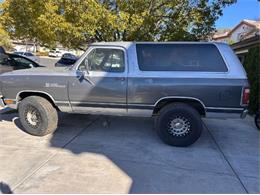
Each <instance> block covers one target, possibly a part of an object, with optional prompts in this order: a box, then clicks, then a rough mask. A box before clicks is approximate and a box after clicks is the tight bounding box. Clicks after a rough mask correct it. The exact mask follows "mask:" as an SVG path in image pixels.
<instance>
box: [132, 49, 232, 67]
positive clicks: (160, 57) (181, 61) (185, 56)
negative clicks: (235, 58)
mask: <svg viewBox="0 0 260 195" xmlns="http://www.w3.org/2000/svg"><path fill="white" fill-rule="evenodd" d="M136 50H137V59H138V64H139V68H140V70H142V71H202V72H227V67H226V64H225V62H224V60H223V58H222V56H221V55H220V53H219V51H218V49H217V47H216V46H215V45H213V44H136Z"/></svg>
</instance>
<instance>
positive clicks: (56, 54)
mask: <svg viewBox="0 0 260 195" xmlns="http://www.w3.org/2000/svg"><path fill="white" fill-rule="evenodd" d="M61 56H62V52H61V51H58V50H51V51H50V52H49V57H55V58H57V57H61Z"/></svg>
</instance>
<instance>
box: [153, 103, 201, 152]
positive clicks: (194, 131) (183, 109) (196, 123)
mask: <svg viewBox="0 0 260 195" xmlns="http://www.w3.org/2000/svg"><path fill="white" fill-rule="evenodd" d="M180 119H181V122H184V123H179V120H180ZM176 120H177V122H175V121H176ZM174 124H175V125H180V124H184V126H185V128H183V129H184V130H183V132H180V131H179V129H178V128H179V126H175V125H174ZM155 127H156V130H157V133H158V135H159V137H160V138H161V139H162V141H163V142H165V143H166V144H169V145H172V146H178V147H185V146H189V145H191V144H193V143H194V142H195V141H197V139H198V138H199V137H200V135H201V132H202V129H203V125H202V120H201V117H200V114H199V113H198V112H197V110H195V109H194V108H193V107H191V106H189V105H187V104H184V103H172V104H169V105H166V106H165V107H163V108H162V109H161V110H160V111H159V115H158V116H157V118H156V119H155ZM175 127H176V128H177V127H178V128H177V130H176V128H175ZM184 132H185V133H184Z"/></svg>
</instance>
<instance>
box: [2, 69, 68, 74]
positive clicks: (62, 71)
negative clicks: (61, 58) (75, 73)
mask: <svg viewBox="0 0 260 195" xmlns="http://www.w3.org/2000/svg"><path fill="white" fill-rule="evenodd" d="M71 72H72V71H71V70H70V69H68V67H54V68H45V67H38V68H29V69H22V70H15V71H12V72H6V73H3V74H1V76H14V75H43V76H44V75H48V76H50V75H68V74H70V73H71Z"/></svg>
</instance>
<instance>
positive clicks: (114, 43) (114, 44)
mask: <svg viewBox="0 0 260 195" xmlns="http://www.w3.org/2000/svg"><path fill="white" fill-rule="evenodd" d="M134 44H215V45H223V44H224V45H226V43H222V42H212V41H211V42H210V41H209V42H206V41H204V42H199V41H174V42H127V41H118V42H96V43H92V44H90V45H92V46H119V47H124V48H129V47H130V46H131V45H134Z"/></svg>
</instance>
